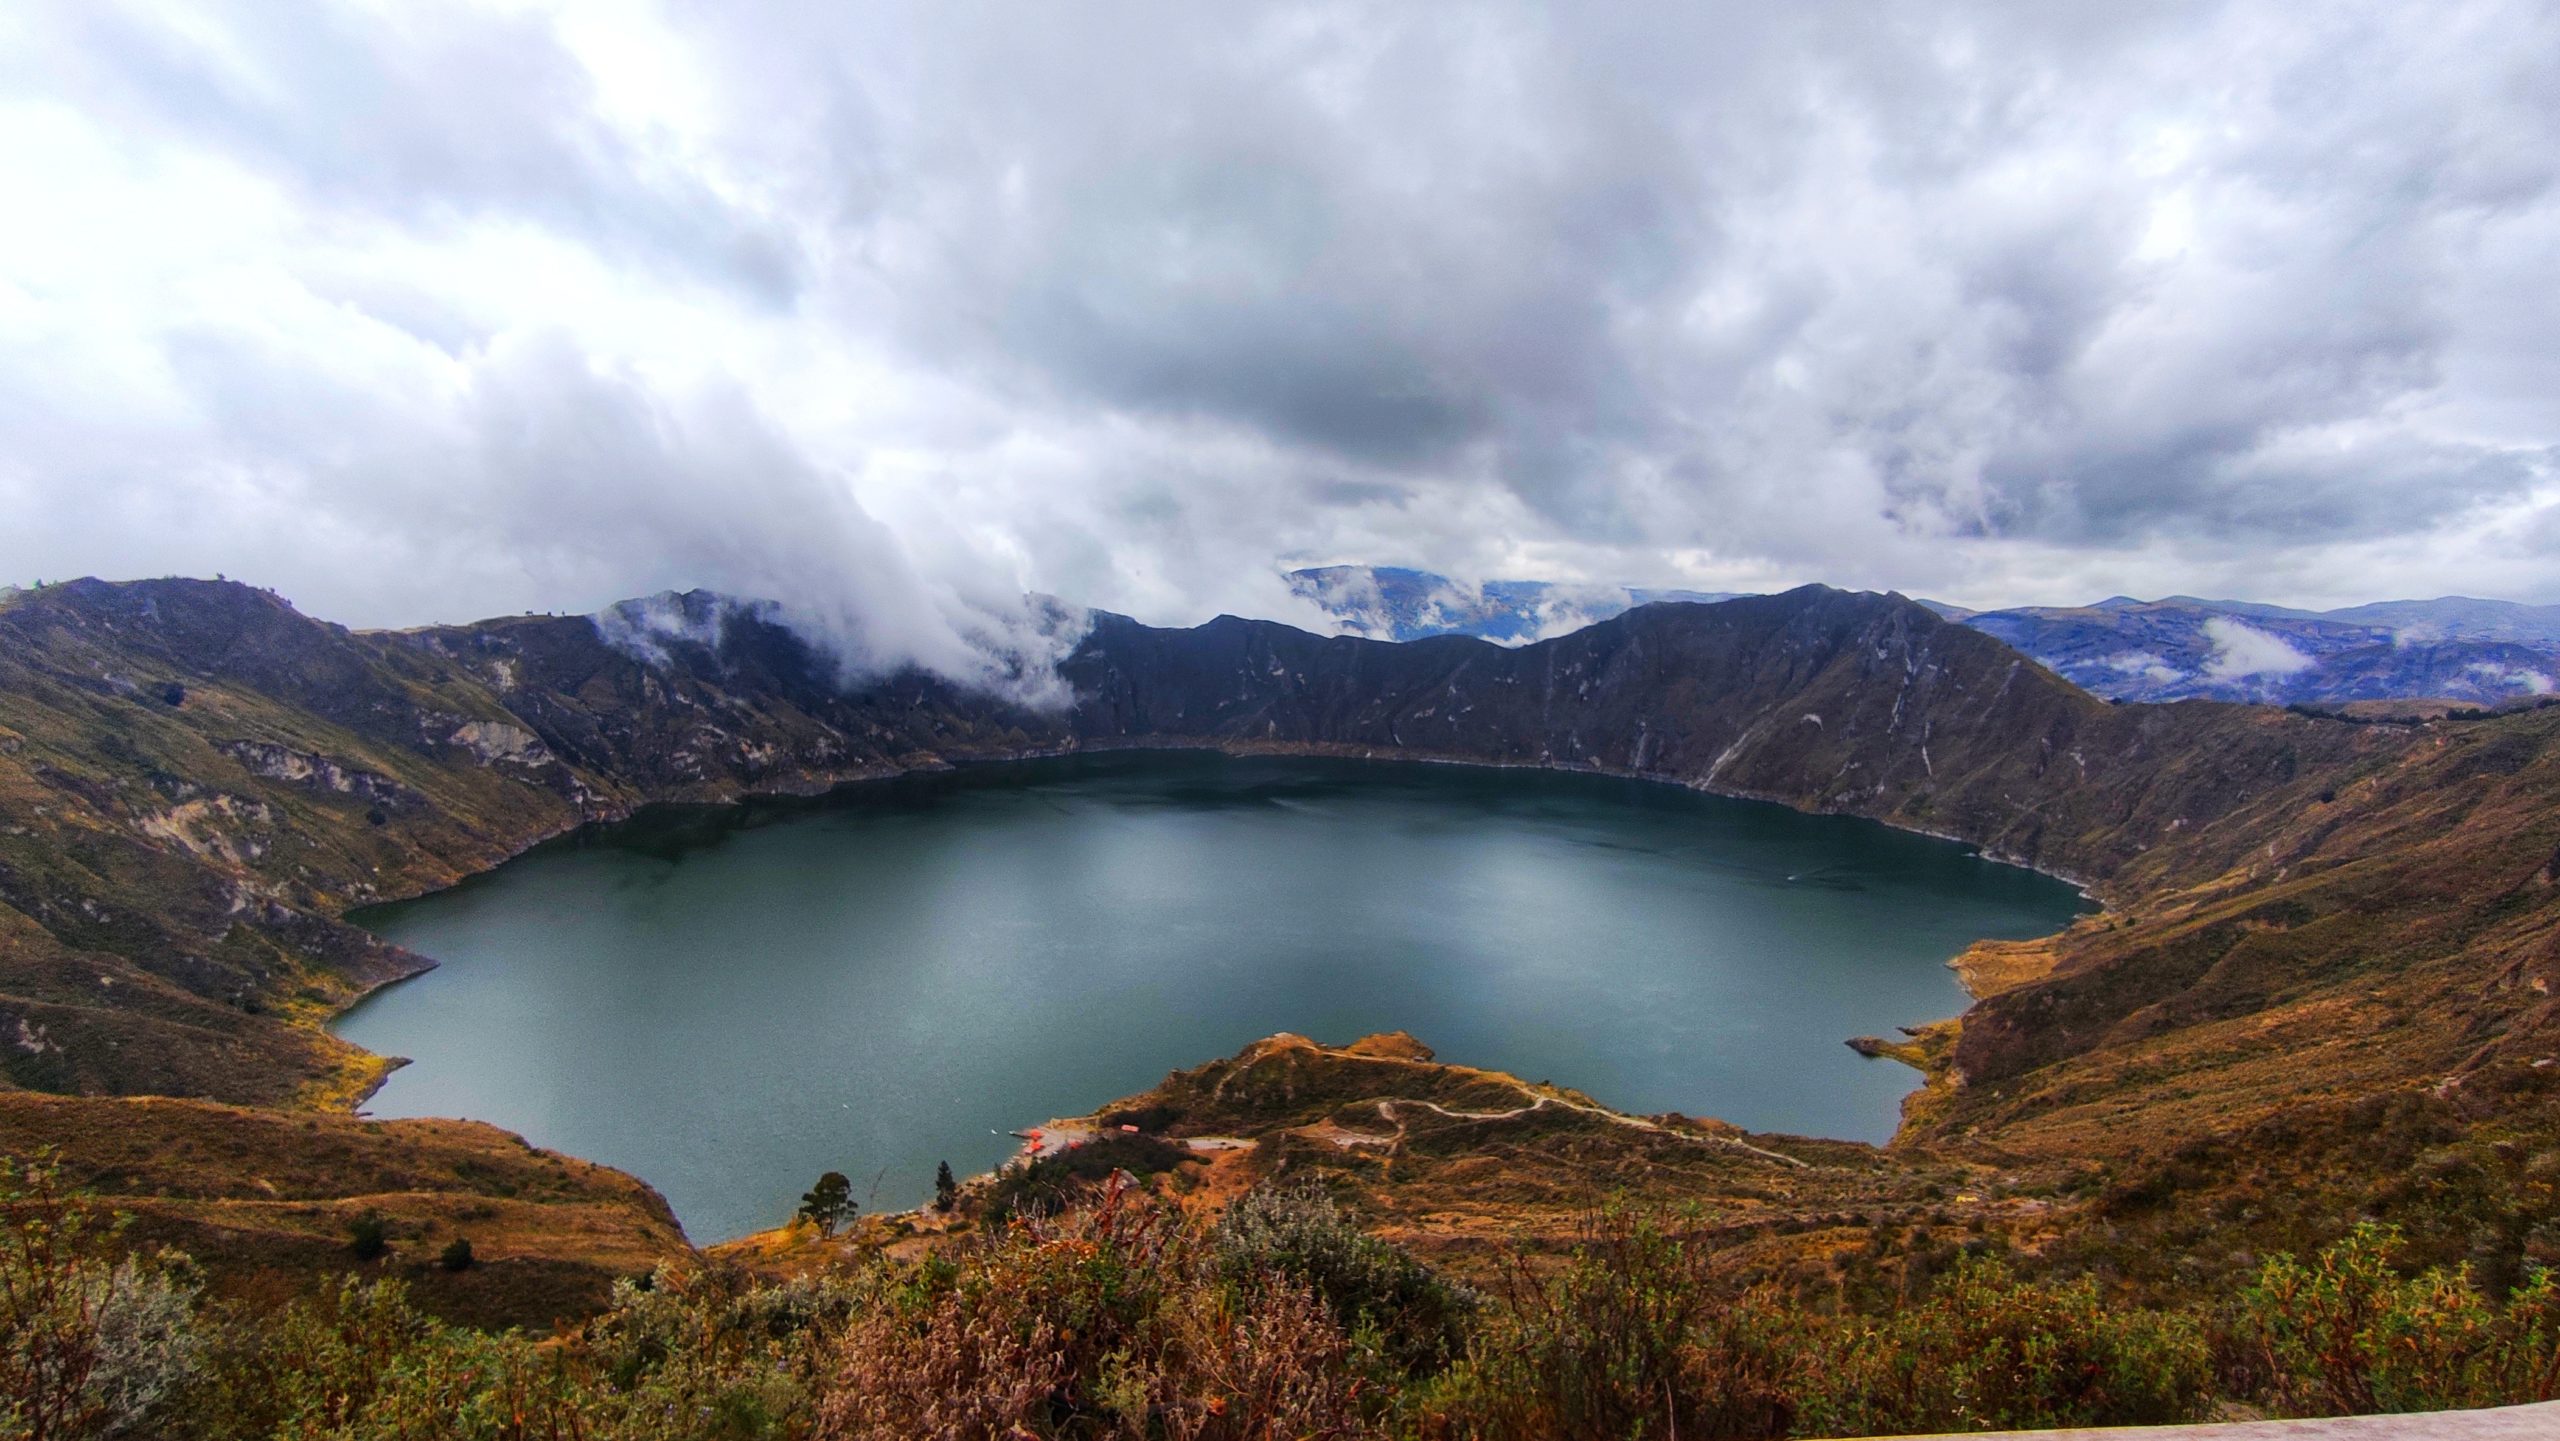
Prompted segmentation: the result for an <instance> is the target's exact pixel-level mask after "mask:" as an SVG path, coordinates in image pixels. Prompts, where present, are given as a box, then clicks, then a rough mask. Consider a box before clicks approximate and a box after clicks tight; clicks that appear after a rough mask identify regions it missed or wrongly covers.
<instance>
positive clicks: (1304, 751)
mask: <svg viewBox="0 0 2560 1441" xmlns="http://www.w3.org/2000/svg"><path fill="white" fill-rule="evenodd" d="M1182 752H1212V753H1215V754H1218V755H1222V756H1228V757H1234V758H1255V757H1268V758H1278V759H1310V760H1350V761H1359V762H1364V763H1371V764H1389V765H1392V764H1407V765H1428V766H1450V767H1458V768H1465V769H1473V770H1484V771H1533V772H1543V773H1549V774H1557V775H1579V776H1597V777H1600V778H1603V779H1609V780H1619V781H1637V782H1642V783H1645V784H1648V785H1660V786H1668V787H1671V788H1674V789H1678V790H1682V791H1687V792H1690V793H1692V794H1696V795H1704V796H1712V797H1715V798H1717V799H1720V800H1733V801H1742V802H1747V803H1753V804H1761V805H1772V806H1777V807H1779V808H1781V809H1784V810H1787V811H1789V812H1791V813H1793V814H1795V815H1799V816H1838V817H1842V818H1845V819H1850V820H1858V821H1869V822H1873V823H1876V824H1880V825H1883V826H1886V827H1887V828H1889V829H1892V830H1896V831H1901V832H1903V833H1905V834H1911V835H1918V836H1923V837H1926V838H1928V839H1931V840H1938V841H1944V842H1948V843H1951V844H1955V845H1959V846H1963V847H1965V848H1966V849H1967V850H1968V851H1969V852H1971V853H1972V854H1974V855H1976V856H1979V857H1981V858H1983V859H1985V860H1989V861H1992V862H1994V863H1996V864H2000V865H2008V866H2014V867H2016V868H2018V869H2021V870H2026V871H2031V872H2034V873H2035V874H2038V875H2042V876H2045V877H2047V878H2049V879H2053V880H2057V881H2060V882H2062V883H2063V884H2065V885H2068V886H2070V887H2071V888H2072V890H2073V891H2074V892H2075V893H2076V894H2077V895H2078V896H2079V897H2080V898H2081V899H2082V901H2083V902H2085V903H2090V904H2094V905H2096V906H2097V907H2098V909H2097V910H2096V911H2094V912H2088V913H2084V917H2083V918H2085V916H2086V915H2103V914H2106V913H2107V907H2106V905H2105V902H2104V901H2103V900H2102V899H2100V898H2099V897H2098V896H2097V895H2096V893H2095V892H2094V891H2093V890H2092V889H2091V887H2090V885H2089V883H2087V882H2085V881H2083V880H2082V879H2080V878H2078V877H2074V876H2071V875H2068V874H2065V873H2063V872H2060V871H2058V870H2054V869H2051V868H2047V867H2042V866H2037V865H2033V864H2031V863H2028V862H2025V861H2022V860H2019V859H2016V858H2014V857H2010V856H2005V855H2002V854H1999V853H1997V852H1994V851H1992V850H1990V849H1989V848H1987V847H1985V846H1983V845H1981V844H1980V843H1978V842H1974V841H1970V840H1967V839H1966V838H1964V837H1962V836H1957V835H1950V834H1947V833H1944V832H1940V831H1934V830H1930V829H1927V828H1925V827H1920V826H1914V825H1906V824H1900V823H1897V822H1895V821H1891V820H1886V819H1884V818H1881V817H1875V816H1865V815H1860V814H1858V813H1856V812H1854V811H1822V810H1808V809H1805V808H1802V807H1798V806H1794V805H1790V804H1788V803H1787V802H1785V801H1783V800H1779V799H1777V798H1775V797H1772V796H1767V795H1761V794H1754V793H1750V792H1745V791H1740V790H1735V789H1731V788H1725V787H1718V786H1714V785H1709V784H1702V783H1698V782H1694V781H1691V780H1687V779H1684V778H1682V777H1679V776H1671V775H1662V774H1649V773H1645V772H1640V771H1633V770H1624V769H1620V768H1616V767H1610V766H1605V765H1600V764H1596V763H1585V764H1567V763H1560V762H1554V761H1543V762H1542V761H1494V760H1484V759H1479V758H1472V757H1467V756H1463V755H1452V754H1448V753H1443V752H1429V751H1413V750H1383V749H1380V748H1377V747H1371V746H1355V745H1346V744H1338V743H1310V742H1256V741H1228V740H1213V739H1206V738H1195V737H1162V738H1143V739H1126V740H1123V739H1117V738H1114V739H1107V740H1103V741H1099V742H1085V743H1079V744H1075V745H1070V746H1062V747H1044V748H1039V749H1035V750H1025V751H1019V752H1007V753H1002V754H984V755H965V756H959V757H950V756H943V755H934V756H932V757H931V759H930V761H921V762H920V763H918V764H912V765H905V766H899V767H894V768H877V767H869V768H865V769H864V770H862V771H861V772H859V773H852V774H847V775H844V776H841V777H838V778H836V779H834V780H831V781H826V782H824V783H818V784H809V783H806V782H807V779H808V778H795V781H792V782H785V783H782V784H777V785H773V786H765V787H750V788H744V789H738V790H733V791H726V792H724V793H721V794H716V795H710V796H697V797H677V798H666V799H655V800H646V801H641V802H637V803H621V802H617V803H615V804H613V805H612V806H610V807H599V808H597V810H595V811H594V812H591V813H590V814H588V815H586V816H584V817H582V818H581V819H579V820H577V821H574V822H571V823H568V824H566V825H560V826H555V827H552V828H550V829H548V830H545V831H543V832H542V833H541V834H539V835H536V836H533V837H531V838H529V839H527V840H525V841H524V842H523V843H521V844H519V845H515V846H513V847H511V848H508V849H507V850H506V851H505V852H504V854H502V855H500V856H498V857H497V858H496V859H495V860H493V861H491V862H490V863H489V864H487V865H485V866H482V867H480V868H478V869H475V870H472V871H469V872H468V873H465V874H463V875H460V876H458V877H456V878H455V879H454V880H453V881H451V882H449V883H447V884H444V885H440V886H430V887H424V888H419V889H416V890H413V891H407V892H403V893H398V894H391V895H385V896H382V897H379V898H369V899H367V900H366V901H365V902H364V903H363V904H361V905H358V906H351V907H348V908H346V909H345V910H342V911H340V912H338V913H337V914H336V915H335V916H333V917H332V918H331V919H333V920H336V921H338V922H340V923H342V924H346V925H350V926H354V927H355V928H356V929H358V930H363V931H365V933H366V934H367V935H368V936H372V935H373V933H372V932H371V931H370V930H367V929H366V928H365V927H364V926H362V924H361V923H359V922H357V921H354V920H352V919H350V917H352V916H355V915H358V914H361V913H362V912H364V911H367V910H370V909H373V908H375V907H377V906H392V905H401V904H406V903H408V902H412V901H417V900H421V899H424V898H426V897H429V896H436V895H442V894H445V893H447V892H449V891H452V890H454V889H456V888H458V887H461V886H464V885H468V884H470V883H472V882H474V881H476V880H478V879H480V878H481V877H484V876H487V875H489V874H491V873H492V872H494V871H496V870H498V869H499V868H500V867H502V866H504V865H506V864H508V863H509V862H511V861H514V860H517V859H520V858H522V857H523V856H525V855H527V854H529V853H531V852H532V851H534V850H536V849H539V848H540V847H542V846H545V845H549V844H552V843H555V842H557V841H560V840H563V839H565V838H568V837H571V836H575V835H576V834H578V833H579V832H581V831H584V830H586V829H588V828H590V827H605V826H612V825H618V824H624V823H627V822H629V821H631V820H634V819H637V818H639V817H641V816H643V815H644V814H646V813H648V812H650V811H653V810H660V809H674V808H679V807H700V808H705V809H715V810H742V809H746V808H749V807H752V806H755V805H757V804H759V803H767V804H770V803H784V802H794V801H798V802H810V803H818V802H823V801H825V800H826V799H827V798H829V797H831V796H834V795H837V794H839V793H842V792H847V791H852V790H855V789H857V788H859V787H863V786H869V785H877V784H879V783H882V782H887V781H895V780H900V779H903V778H906V777H910V776H921V775H940V774H951V773H955V772H959V771H963V770H970V769H979V768H994V767H1001V766H1006V765H1021V764H1034V763H1037V762H1041V761H1049V760H1066V759H1073V758H1076V757H1079V756H1110V755H1119V754H1176V753H1182ZM2080 919H2081V918H2075V919H2074V920H2073V921H2072V922H2070V923H2067V924H2066V925H2065V926H2063V927H2062V928H2060V929H2058V930H2056V931H2053V932H2050V933H2047V934H2046V935H2043V936H2039V937H2034V938H2030V939H2026V940H2019V941H2003V940H1977V941H1974V942H1969V943H1968V944H1967V945H1966V946H1965V947H1964V948H1963V949H1962V950H1959V951H1958V952H1956V954H1955V955H1953V956H1950V957H1948V958H1946V959H1945V960H1944V961H1942V962H1941V964H1942V965H1943V966H1944V967H1945V968H1946V969H1948V970H1950V971H1952V972H1953V973H1954V974H1955V978H1956V981H1957V984H1958V985H1959V986H1960V987H1961V988H1962V989H1963V990H1964V992H1965V994H1966V996H1967V997H1968V998H1969V1000H1970V1001H1971V1002H1974V1003H1978V1002H1980V1001H1981V1000H1982V999H1983V998H1984V996H1985V994H1988V993H1990V992H1986V991H1984V990H1983V989H1981V988H1980V987H1979V986H1978V985H1977V982H1976V977H1975V975H1974V974H1973V973H1972V971H1970V970H1969V969H1968V968H1967V967H1965V966H1964V965H1962V964H1960V962H1961V961H1962V960H1963V958H1964V957H1966V956H1968V955H1970V954H1972V953H1973V952H1974V951H1975V950H1977V949H1978V948H1980V947H1983V946H1986V945H1991V946H2029V947H2032V946H2049V945H2050V944H2051V943H2052V942H2054V941H2055V940H2058V939H2059V938H2060V937H2061V936H2062V935H2064V934H2065V933H2067V932H2068V931H2069V930H2070V929H2071V927H2072V926H2073V925H2077V924H2079V920H2080ZM376 939H377V940H378V939H379V938H378V937H377V938H376ZM381 944H383V945H386V946H388V945H390V943H389V942H381ZM394 949H397V950H398V951H399V953H400V954H401V955H403V956H406V957H409V958H412V959H414V960H415V961H416V962H418V963H419V964H417V965H416V966H415V967H414V968H413V969H408V970H404V971H402V972H401V973H400V974H397V975H392V976H386V977H384V978H383V979H381V980H379V981H376V982H373V983H371V984H368V985H365V986H364V987H363V988H362V989H360V990H358V991H357V992H356V993H355V994H353V995H352V996H350V997H349V998H348V999H347V1000H346V1001H345V1002H344V1003H343V1004H340V1005H337V1006H334V1007H333V1008H332V1009H331V1010H330V1011H329V1012H328V1014H327V1016H326V1017H325V1018H324V1019H323V1020H321V1022H320V1027H321V1029H322V1030H323V1032H324V1033H326V1034H327V1035H328V1036H329V1037H330V1038H331V1039H332V1040H336V1041H339V1042H341V1043H342V1044H345V1045H348V1046H350V1047H354V1043H353V1042H348V1041H345V1040H344V1039H343V1038H342V1037H340V1036H339V1035H338V1033H337V1029H336V1028H337V1026H338V1024H339V1022H340V1021H341V1020H343V1019H344V1018H345V1017H346V1016H347V1015H349V1014H351V1013H352V1012H353V1011H355V1009H356V1008H357V1007H359V1006H361V1005H363V1004H364V1003H365V1002H366V1001H368V1000H370V999H372V998H373V997H374V996H376V995H379V994H381V993H382V992H384V991H386V990H388V989H389V988H391V987H392V986H394V985H398V984H400V983H402V982H405V981H410V980H415V979H417V978H419V977H421V976H424V975H426V974H427V973H428V972H430V971H432V970H434V969H436V968H437V965H438V962H437V961H436V959H435V958H434V957H432V956H427V955H425V954H423V953H419V952H414V951H408V950H406V949H405V948H396V947H395V948H394ZM1965 1009H1966V1010H1970V1009H1971V1006H1970V1005H1968V1006H1967V1007H1966V1008H1965ZM1962 1015H1963V1012H1962V1011H1959V1012H1958V1013H1957V1015H1955V1016H1952V1017H1940V1018H1934V1019H1929V1020H1922V1021H1914V1022H1911V1023H1909V1025H1908V1026H1907V1027H1906V1028H1905V1029H1906V1031H1908V1030H1915V1029H1928V1028H1936V1027H1944V1026H1950V1025H1954V1024H1959V1023H1960V1022H1961V1019H1962ZM1857 1039H1859V1038H1851V1037H1844V1038H1842V1040H1843V1042H1844V1043H1847V1044H1851V1045H1853V1047H1854V1044H1855V1042H1856V1040H1857ZM355 1049H357V1050H358V1051H360V1052H361V1053H362V1054H364V1055H366V1056H369V1057H372V1058H373V1059H374V1060H375V1061H376V1062H377V1063H378V1064H376V1065H375V1066H374V1067H373V1068H372V1071H373V1073H372V1075H371V1076H370V1077H369V1078H367V1079H366V1080H365V1082H364V1083H363V1084H362V1086H361V1088H360V1089H359V1090H358V1091H356V1092H355V1093H354V1095H353V1097H352V1099H349V1100H346V1101H345V1102H343V1104H342V1106H340V1105H331V1104H328V1103H327V1102H325V1101H324V1102H322V1103H321V1104H319V1105H318V1106H316V1107H315V1109H321V1110H336V1111H339V1113H341V1114H348V1115H361V1114H363V1107H364V1105H365V1104H366V1102H368V1101H370V1100H371V1099H372V1098H373V1097H374V1096H375V1095H377V1094H378V1093H379V1092H380V1091H381V1090H382V1088H383V1087H384V1086H385V1085H387V1084H388V1083H389V1081H390V1080H391V1077H392V1076H393V1074H394V1073H396V1072H397V1071H399V1070H400V1069H402V1068H404V1067H406V1066H408V1065H410V1064H412V1058H409V1057H400V1056H380V1055H377V1054H376V1053H373V1052H369V1051H363V1050H362V1048H361V1047H355ZM1862 1054H1865V1053H1863V1052H1862ZM1893 1059H1901V1058H1899V1057H1895V1058H1893ZM1914 1064H1915V1069H1918V1070H1919V1071H1920V1073H1921V1077H1922V1079H1921V1082H1920V1084H1919V1085H1917V1086H1915V1087H1914V1088H1913V1090H1912V1091H1911V1092H1910V1093H1909V1094H1908V1095H1906V1096H1905V1097H1903V1098H1902V1100H1901V1102H1900V1103H1899V1106H1900V1113H1899V1115H1898V1117H1897V1119H1896V1121H1895V1124H1894V1129H1893V1134H1892V1135H1890V1136H1889V1137H1887V1138H1886V1140H1885V1141H1883V1142H1882V1143H1880V1145H1879V1143H1875V1142H1868V1141H1855V1142H1853V1143H1854V1144H1859V1145H1879V1149H1884V1148H1890V1147H1892V1146H1894V1145H1897V1144H1899V1143H1900V1142H1901V1140H1902V1138H1903V1132H1904V1131H1905V1130H1906V1129H1907V1127H1908V1125H1909V1120H1910V1104H1911V1101H1912V1100H1913V1099H1914V1098H1916V1097H1918V1096H1920V1095H1921V1094H1922V1093H1923V1092H1924V1091H1925V1090H1926V1089H1927V1086H1928V1084H1929V1083H1930V1081H1932V1080H1933V1079H1935V1078H1934V1077H1933V1076H1932V1075H1931V1074H1930V1073H1929V1071H1928V1070H1927V1068H1926V1067H1919V1066H1917V1065H1916V1063H1914ZM1816 1139H1827V1140H1846V1139H1847V1138H1839V1137H1822V1138H1816ZM640 1179H642V1180H643V1181H644V1183H645V1181H646V1178H645V1177H643V1178H640ZM746 1234H748V1235H754V1234H760V1233H755V1232H750V1233H746ZM730 1239H738V1238H730ZM712 1244H721V1243H719V1242H715V1243H712Z"/></svg>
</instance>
